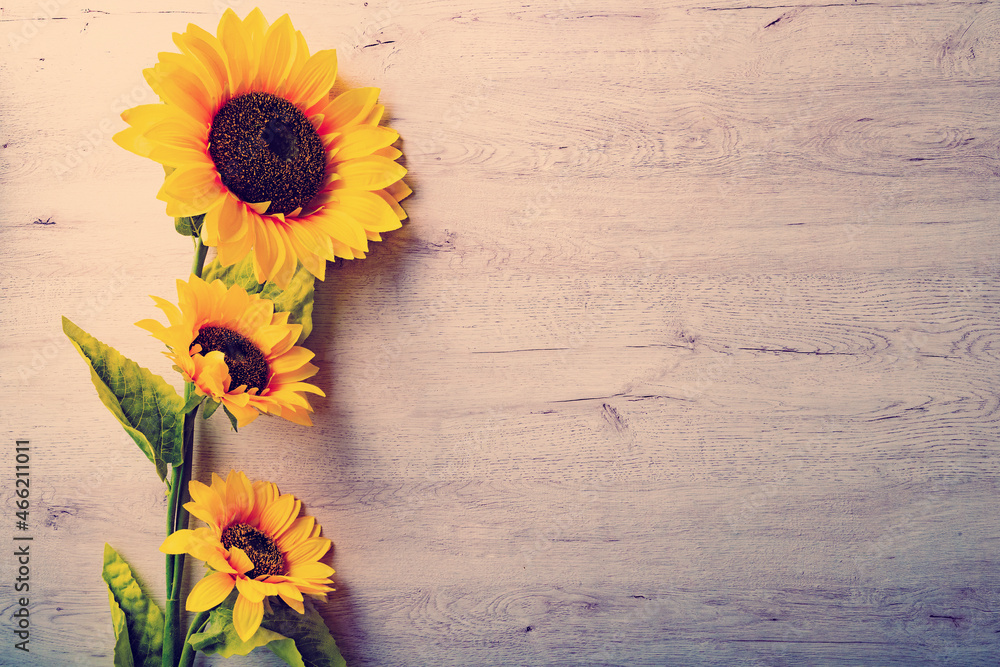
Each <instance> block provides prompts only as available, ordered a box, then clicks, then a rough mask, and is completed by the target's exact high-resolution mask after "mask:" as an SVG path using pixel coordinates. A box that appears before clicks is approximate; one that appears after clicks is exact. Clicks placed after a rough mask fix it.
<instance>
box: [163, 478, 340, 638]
mask: <svg viewBox="0 0 1000 667" xmlns="http://www.w3.org/2000/svg"><path fill="white" fill-rule="evenodd" d="M188 490H189V492H190V493H191V498H192V502H189V503H185V504H184V508H185V509H186V510H187V511H188V512H190V513H191V514H193V515H194V516H196V517H198V518H199V519H201V520H202V521H204V522H205V523H207V524H208V526H207V527H203V528H195V529H194V530H189V529H186V528H185V529H183V530H178V531H177V532H175V533H173V534H171V535H169V536H168V537H167V539H166V540H164V542H163V544H162V545H161V546H160V551H162V552H163V553H166V554H181V553H186V554H190V555H192V556H194V557H195V558H197V559H198V560H202V561H205V563H206V564H207V565H208V567H210V568H211V569H212V570H214V571H213V572H211V573H210V574H208V575H207V576H206V577H205V578H204V579H202V580H201V581H199V582H198V583H197V584H195V586H194V588H193V589H191V593H190V594H189V595H188V598H187V605H186V606H187V610H188V611H195V612H197V611H207V610H209V609H212V608H213V607H215V606H217V605H219V604H220V603H222V601H223V600H225V599H226V597H227V596H228V595H229V594H230V593H231V592H232V590H233V588H234V587H235V588H236V589H237V590H238V591H239V597H237V599H236V604H235V606H234V607H233V625H234V627H235V628H236V632H237V634H239V636H240V639H242V640H243V641H246V640H248V639H249V638H250V637H251V636H252V635H253V634H254V633H255V632H256V631H257V628H259V627H260V623H261V620H262V619H263V616H264V600H265V598H266V597H267V596H270V595H277V596H279V597H281V599H282V600H284V601H285V602H286V603H288V606H290V607H291V608H292V609H295V610H296V611H297V612H299V613H300V614H302V613H305V609H304V606H303V604H302V594H303V593H305V594H307V595H313V596H317V597H321V598H322V597H324V596H325V594H326V593H327V592H329V591H332V590H333V588H331V587H330V584H331V583H333V582H331V581H330V575H332V574H333V568H332V567H330V566H329V565H326V564H324V563H321V562H319V559H320V558H322V557H323V556H324V555H325V554H326V552H327V551H329V550H330V546H331V542H330V540H328V539H327V538H325V537H320V536H319V533H320V526H319V524H318V523H316V520H315V519H314V518H312V517H311V516H303V517H299V511H300V510H301V509H302V503H301V501H299V500H296V499H295V497H294V496H292V495H290V494H284V495H280V496H279V495H278V487H277V486H276V485H275V484H273V483H271V482H262V481H257V482H254V483H253V484H251V483H250V480H249V479H247V476H246V475H245V474H243V473H242V472H237V471H235V470H232V471H230V473H229V476H228V477H227V478H226V479H225V480H223V479H222V478H221V477H219V476H218V475H216V474H215V473H212V485H211V486H208V485H206V484H202V483H201V482H198V481H192V482H191V483H190V484H189V485H188Z"/></svg>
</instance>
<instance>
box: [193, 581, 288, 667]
mask: <svg viewBox="0 0 1000 667" xmlns="http://www.w3.org/2000/svg"><path fill="white" fill-rule="evenodd" d="M237 595H238V593H237V591H235V590H234V591H233V592H232V593H230V595H229V597H228V598H226V600H225V601H224V602H223V603H222V604H221V605H219V606H218V607H216V608H215V609H213V610H212V612H211V613H210V614H209V616H208V623H206V624H205V629H204V630H203V631H202V632H196V633H194V634H192V635H191V636H190V637H189V638H188V643H189V644H191V647H192V648H194V649H195V650H196V651H201V652H202V653H207V654H209V655H211V654H217V655H220V656H222V657H223V658H229V657H232V656H234V655H247V654H249V653H250V651H252V650H254V649H255V648H259V647H261V646H264V645H266V644H269V643H270V642H273V641H280V640H286V641H288V640H287V639H286V638H285V637H283V636H282V635H280V634H278V633H277V632H274V631H273V630H268V629H267V628H265V627H263V626H262V627H260V628H257V632H255V633H254V634H253V636H252V637H250V639H248V640H247V641H243V640H242V639H240V636H239V635H238V634H236V628H234V627H233V605H234V604H235V603H236V596H237Z"/></svg>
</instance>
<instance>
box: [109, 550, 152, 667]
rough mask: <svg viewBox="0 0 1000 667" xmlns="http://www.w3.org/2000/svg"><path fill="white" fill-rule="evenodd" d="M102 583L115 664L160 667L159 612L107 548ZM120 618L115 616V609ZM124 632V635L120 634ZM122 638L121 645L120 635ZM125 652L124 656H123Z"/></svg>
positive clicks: (123, 563) (130, 571)
mask: <svg viewBox="0 0 1000 667" xmlns="http://www.w3.org/2000/svg"><path fill="white" fill-rule="evenodd" d="M102 576H103V578H104V582H105V583H106V584H107V585H108V592H109V593H110V598H109V599H110V600H111V603H112V604H111V620H112V623H114V625H115V637H116V638H117V639H118V641H117V643H116V644H115V663H114V664H115V665H116V666H117V665H123V666H127V665H136V666H141V667H160V663H161V654H162V650H163V610H161V609H160V608H159V607H158V606H157V604H156V603H155V602H154V601H153V599H152V598H150V597H149V595H147V594H146V592H145V591H143V590H142V588H141V587H140V586H139V583H138V582H137V581H136V580H135V577H133V576H132V570H131V568H129V566H128V563H126V562H125V561H124V560H123V559H122V557H121V556H119V555H118V553H117V552H116V551H115V550H114V549H112V548H111V545H109V544H105V545H104V572H103V573H102ZM116 605H117V607H118V611H119V612H120V613H121V614H122V615H123V616H124V624H122V623H121V620H122V619H121V617H119V616H117V614H116V612H115V606H116ZM122 631H127V632H124V633H123V632H122ZM123 635H124V636H125V637H126V639H125V641H124V642H123V641H122V636H123ZM126 649H128V651H127V652H128V654H129V655H128V657H127V658H126V657H125V655H124V653H125V652H126ZM119 660H121V662H119Z"/></svg>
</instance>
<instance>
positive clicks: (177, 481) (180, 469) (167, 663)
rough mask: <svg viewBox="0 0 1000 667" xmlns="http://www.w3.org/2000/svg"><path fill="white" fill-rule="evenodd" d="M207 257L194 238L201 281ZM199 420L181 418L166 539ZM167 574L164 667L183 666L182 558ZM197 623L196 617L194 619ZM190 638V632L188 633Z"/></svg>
mask: <svg viewBox="0 0 1000 667" xmlns="http://www.w3.org/2000/svg"><path fill="white" fill-rule="evenodd" d="M207 254H208V247H206V246H205V244H204V243H202V240H201V237H200V236H196V237H195V241H194V260H193V261H192V263H191V273H193V274H194V275H196V276H198V277H199V278H200V277H201V272H202V270H203V269H204V267H205V257H206V255H207ZM193 393H194V383H192V382H187V383H185V384H184V402H185V403H186V402H187V401H188V399H190V398H191V395H192V394H193ZM197 416H198V408H197V407H196V408H195V409H194V410H192V411H191V412H189V413H187V414H186V415H184V439H183V444H182V449H181V462H180V463H179V464H177V465H176V466H174V467H173V470H172V471H171V472H172V474H171V479H170V496H169V500H168V501H167V535H172V534H173V533H175V532H177V531H178V530H182V529H184V528H187V524H188V511H187V510H186V509H184V499H185V498H186V496H187V488H188V483H189V482H190V481H191V468H192V458H193V455H194V425H195V419H196V417H197ZM166 573H167V605H166V610H165V616H166V619H165V623H164V626H163V653H162V658H163V659H162V664H163V667H174V665H175V664H185V663H183V660H184V659H185V654H187V653H190V657H189V658H187V659H188V663H187V664H190V661H191V660H194V653H193V652H190V651H188V645H187V642H186V640H185V644H184V647H183V648H182V649H181V654H180V660H181V661H182V662H180V663H178V662H177V661H175V656H176V655H177V641H178V639H179V638H180V632H179V630H180V624H181V605H180V599H181V588H182V587H183V585H184V554H168V555H167V560H166ZM195 620H197V617H196V619H195ZM188 634H189V635H190V632H189V633H188Z"/></svg>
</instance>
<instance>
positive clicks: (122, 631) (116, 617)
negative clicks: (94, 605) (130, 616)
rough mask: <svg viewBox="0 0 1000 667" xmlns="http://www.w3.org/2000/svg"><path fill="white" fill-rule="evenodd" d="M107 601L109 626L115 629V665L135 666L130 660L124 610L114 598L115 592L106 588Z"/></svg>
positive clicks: (118, 666) (119, 666)
mask: <svg viewBox="0 0 1000 667" xmlns="http://www.w3.org/2000/svg"><path fill="white" fill-rule="evenodd" d="M108 602H109V603H110V604H111V626H112V627H113V628H114V631H115V655H114V663H113V664H114V666H115V667H135V662H134V661H133V660H132V645H131V644H129V640H128V630H127V629H126V624H125V612H123V611H122V606H121V605H120V604H118V600H116V599H115V594H114V593H112V592H111V589H110V588H109V589H108Z"/></svg>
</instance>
